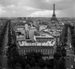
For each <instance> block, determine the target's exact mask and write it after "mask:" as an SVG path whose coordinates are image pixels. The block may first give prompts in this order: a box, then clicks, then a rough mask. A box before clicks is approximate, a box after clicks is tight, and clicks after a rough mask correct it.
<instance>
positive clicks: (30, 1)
mask: <svg viewBox="0 0 75 69" xmlns="http://www.w3.org/2000/svg"><path fill="white" fill-rule="evenodd" d="M53 4H55V7H56V12H55V13H56V16H57V17H75V0H0V17H52V13H53Z"/></svg>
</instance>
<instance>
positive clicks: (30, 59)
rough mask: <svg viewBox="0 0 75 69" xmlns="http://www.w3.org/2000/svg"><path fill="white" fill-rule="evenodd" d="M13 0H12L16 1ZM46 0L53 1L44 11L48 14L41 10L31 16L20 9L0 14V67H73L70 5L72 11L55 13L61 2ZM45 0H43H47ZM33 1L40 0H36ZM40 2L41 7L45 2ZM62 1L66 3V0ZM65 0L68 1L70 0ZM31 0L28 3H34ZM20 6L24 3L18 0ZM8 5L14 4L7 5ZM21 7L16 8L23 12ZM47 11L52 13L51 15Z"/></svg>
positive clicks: (74, 54) (74, 51) (74, 50)
mask: <svg viewBox="0 0 75 69" xmlns="http://www.w3.org/2000/svg"><path fill="white" fill-rule="evenodd" d="M3 1H4V0H3ZM13 1H14V0H13ZM13 1H12V3H13V4H14V2H15V1H14V2H13ZM28 1H30V0H28ZM28 1H27V2H26V3H27V4H28ZM32 1H34V0H32ZM45 1H46V2H47V4H49V3H50V2H52V3H53V4H51V5H52V6H51V8H52V10H51V13H48V12H46V13H48V17H47V16H46V13H45V14H44V16H41V15H42V14H43V12H42V13H41V14H37V15H36V14H35V15H34V16H33V15H32V14H31V15H30V16H29V15H28V16H19V15H20V14H21V13H20V14H19V13H18V12H17V14H16V11H14V12H13V13H15V14H10V13H9V11H8V12H7V13H6V11H5V12H3V13H4V14H3V13H2V14H0V15H1V17H0V69H75V17H74V14H73V10H72V9H71V10H72V14H73V15H71V13H70V14H68V13H69V11H67V13H66V11H65V14H64V13H61V14H62V15H59V16H58V14H57V11H58V10H57V9H59V8H60V7H61V6H58V5H57V4H56V3H57V2H58V1H59V0H57V1H54V0H53V1H52V0H45ZM45 1H42V2H43V3H46V2H45ZM60 1H62V0H60ZM16 2H17V1H16ZM16 2H15V3H16ZM30 2H31V1H30ZM34 2H35V4H36V2H37V3H38V4H39V2H38V1H36V0H35V1H34ZM42 2H40V4H39V5H41V8H43V10H44V7H47V6H46V5H45V4H44V7H43V6H42V5H43V4H42ZM65 2H66V3H67V0H66V1H65ZM68 2H69V4H70V2H71V1H70V0H69V1H68ZM1 3H2V1H1ZM4 3H5V2H4ZM31 3H32V2H31ZM31 3H29V4H30V5H34V4H33V3H32V4H31ZM2 4H3V3H2ZM7 4H8V3H7ZM9 4H10V1H9ZM72 4H74V3H72ZM5 5H6V4H5ZM64 5H65V4H64ZM1 6H2V5H1ZM34 6H36V5H34ZM66 6H68V5H66ZM19 7H23V4H22V3H21V2H20V3H19ZM19 7H17V8H19ZM9 8H14V6H13V5H12V6H9ZM23 8H24V7H23ZM74 8H75V7H74ZM20 9H21V10H19V11H20V12H22V13H23V9H22V8H20ZM30 9H31V10H34V8H27V10H28V11H29V10H30ZM47 9H48V7H47ZM60 9H61V8H60ZM36 10H37V9H36ZM10 11H11V10H10ZM12 11H13V10H12ZM17 11H18V9H17ZM0 12H1V10H0ZM49 12H50V11H49ZM26 13H27V12H26ZM49 14H51V16H50V17H49ZM4 15H5V16H4ZM9 15H10V16H9ZM22 15H23V14H22Z"/></svg>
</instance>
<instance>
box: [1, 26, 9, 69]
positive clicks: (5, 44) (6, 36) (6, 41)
mask: <svg viewBox="0 0 75 69" xmlns="http://www.w3.org/2000/svg"><path fill="white" fill-rule="evenodd" d="M7 44H8V26H7V30H6V32H5V36H4V42H3V50H2V54H3V55H2V69H7V68H8V66H7V56H6V47H7Z"/></svg>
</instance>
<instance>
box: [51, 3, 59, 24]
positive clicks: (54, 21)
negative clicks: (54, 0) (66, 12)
mask: <svg viewBox="0 0 75 69" xmlns="http://www.w3.org/2000/svg"><path fill="white" fill-rule="evenodd" d="M51 22H52V23H56V22H58V20H57V18H56V14H55V4H53V15H52V18H51Z"/></svg>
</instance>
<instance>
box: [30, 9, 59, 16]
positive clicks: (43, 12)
mask: <svg viewBox="0 0 75 69" xmlns="http://www.w3.org/2000/svg"><path fill="white" fill-rule="evenodd" d="M52 13H53V10H41V11H36V12H33V13H32V14H30V15H29V16H30V17H51V16H52ZM58 13H59V12H58V11H56V14H58Z"/></svg>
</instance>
